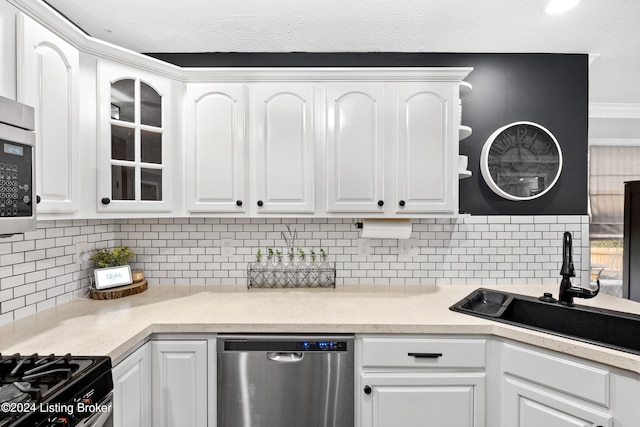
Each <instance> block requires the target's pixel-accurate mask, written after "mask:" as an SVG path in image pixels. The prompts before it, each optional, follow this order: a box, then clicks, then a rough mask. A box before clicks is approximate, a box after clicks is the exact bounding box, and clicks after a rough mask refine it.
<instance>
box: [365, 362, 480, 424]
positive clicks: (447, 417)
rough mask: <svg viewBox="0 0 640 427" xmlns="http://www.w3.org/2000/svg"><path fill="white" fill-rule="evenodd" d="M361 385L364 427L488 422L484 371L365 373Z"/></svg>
mask: <svg viewBox="0 0 640 427" xmlns="http://www.w3.org/2000/svg"><path fill="white" fill-rule="evenodd" d="M361 384H362V387H363V389H362V390H361V391H360V392H361V397H362V398H361V400H360V405H361V410H362V412H361V414H362V419H361V421H362V426H363V427H416V426H447V427H471V426H473V427H481V426H484V425H485V421H484V420H485V415H484V414H485V409H484V406H485V397H484V394H485V391H484V373H434V374H425V373H403V374H391V373H388V374H364V375H363V376H362V378H361ZM367 387H368V388H367Z"/></svg>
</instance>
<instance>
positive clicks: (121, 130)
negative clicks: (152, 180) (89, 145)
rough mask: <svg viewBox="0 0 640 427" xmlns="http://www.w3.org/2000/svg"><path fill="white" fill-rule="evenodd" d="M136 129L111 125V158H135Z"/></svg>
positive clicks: (130, 159)
mask: <svg viewBox="0 0 640 427" xmlns="http://www.w3.org/2000/svg"><path fill="white" fill-rule="evenodd" d="M135 134H136V131H135V129H132V128H125V127H122V126H116V125H111V158H112V159H114V160H129V161H134V160H135V148H136V140H135Z"/></svg>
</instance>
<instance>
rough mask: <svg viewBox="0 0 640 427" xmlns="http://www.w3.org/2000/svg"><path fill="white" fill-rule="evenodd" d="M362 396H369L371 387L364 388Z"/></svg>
mask: <svg viewBox="0 0 640 427" xmlns="http://www.w3.org/2000/svg"><path fill="white" fill-rule="evenodd" d="M364 394H371V386H368V385H366V386H364Z"/></svg>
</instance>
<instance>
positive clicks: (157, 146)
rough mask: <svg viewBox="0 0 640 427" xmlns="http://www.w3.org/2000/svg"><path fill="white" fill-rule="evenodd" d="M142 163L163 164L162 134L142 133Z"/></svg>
mask: <svg viewBox="0 0 640 427" xmlns="http://www.w3.org/2000/svg"><path fill="white" fill-rule="evenodd" d="M140 161H142V162H143V163H156V164H162V134H161V133H158V132H149V131H144V130H143V131H140Z"/></svg>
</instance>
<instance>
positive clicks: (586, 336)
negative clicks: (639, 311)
mask: <svg viewBox="0 0 640 427" xmlns="http://www.w3.org/2000/svg"><path fill="white" fill-rule="evenodd" d="M450 308H451V310H453V311H458V312H461V313H465V314H469V315H472V316H477V317H483V318H486V319H491V320H495V321H497V322H502V323H507V324H510V325H515V326H521V327H523V328H528V329H533V330H537V331H542V332H547V333H550V334H554V335H559V336H563V337H567V338H572V339H577V340H580V341H584V342H589V343H592V344H596V345H601V346H604V347H608V348H613V349H616V350H621V351H626V352H629V353H635V354H640V316H639V315H635V314H630V313H624V312H619V311H614V310H607V309H601V308H596V307H586V306H580V305H576V306H574V307H567V306H564V305H562V304H558V303H557V302H545V301H541V300H539V299H538V298H535V297H530V296H526V295H518V294H512V293H508V292H498V291H493V290H489V289H482V288H480V289H477V290H475V291H473V292H472V293H471V294H469V295H468V296H467V297H465V298H463V299H462V300H460V301H459V302H457V303H456V304H454V305H453V306H451V307H450Z"/></svg>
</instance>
